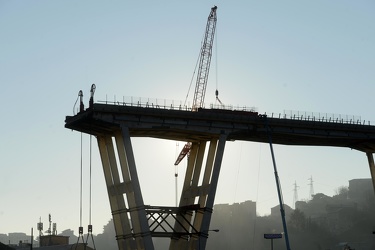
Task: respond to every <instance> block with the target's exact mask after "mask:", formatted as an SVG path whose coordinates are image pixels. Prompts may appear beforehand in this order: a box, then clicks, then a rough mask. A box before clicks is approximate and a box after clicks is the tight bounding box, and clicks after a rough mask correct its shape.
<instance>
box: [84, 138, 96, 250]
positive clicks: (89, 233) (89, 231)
mask: <svg viewBox="0 0 375 250" xmlns="http://www.w3.org/2000/svg"><path fill="white" fill-rule="evenodd" d="M91 183H92V135H90V191H89V225H88V232H87V237H86V245H87V243H88V240H89V236H90V235H91V239H92V243H93V245H94V249H96V247H95V242H94V236H93V234H92V224H91V196H92V195H91V193H92V192H91V189H92V188H91V187H92V184H91Z"/></svg>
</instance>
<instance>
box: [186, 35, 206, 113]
mask: <svg viewBox="0 0 375 250" xmlns="http://www.w3.org/2000/svg"><path fill="white" fill-rule="evenodd" d="M203 39H204V36H203V38H202V42H201V44H202V43H203ZM200 58H201V50H199V55H198V58H197V62H196V63H195V68H194V72H193V75H192V76H191V80H190V85H189V89H188V92H187V94H186V97H185V102H184V107H185V106H186V102H187V99H188V97H189V93H190V89H191V85H192V84H193V80H194V76H195V71H196V70H197V67H198V63H199V60H200Z"/></svg>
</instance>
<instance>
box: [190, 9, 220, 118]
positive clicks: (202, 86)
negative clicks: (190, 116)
mask: <svg viewBox="0 0 375 250" xmlns="http://www.w3.org/2000/svg"><path fill="white" fill-rule="evenodd" d="M216 10H217V6H214V7H212V8H211V12H210V15H209V16H208V20H207V26H206V32H205V35H204V41H203V44H202V48H201V53H200V60H199V68H198V74H197V83H196V85H195V91H194V99H193V107H192V110H193V111H198V108H202V107H203V104H204V96H205V94H206V86H207V79H208V74H209V72H210V64H211V56H212V45H213V42H214V36H215V29H216V20H217V18H216Z"/></svg>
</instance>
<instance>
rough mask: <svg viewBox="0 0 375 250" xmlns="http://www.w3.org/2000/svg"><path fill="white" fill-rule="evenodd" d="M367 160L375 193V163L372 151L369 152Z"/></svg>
mask: <svg viewBox="0 0 375 250" xmlns="http://www.w3.org/2000/svg"><path fill="white" fill-rule="evenodd" d="M366 155H367V160H368V164H369V167H370V172H371V179H372V186H373V188H374V193H375V164H374V157H373V154H372V152H367V153H366Z"/></svg>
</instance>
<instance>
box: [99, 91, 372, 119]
mask: <svg viewBox="0 0 375 250" xmlns="http://www.w3.org/2000/svg"><path fill="white" fill-rule="evenodd" d="M98 103H102V104H108V105H119V106H130V107H143V108H158V109H168V110H180V111H192V108H191V105H190V103H184V102H183V101H177V100H167V99H158V98H147V97H133V96H127V97H123V98H122V100H121V101H120V100H118V101H116V98H114V101H108V100H106V101H98ZM204 108H207V109H218V110H228V111H229V110H231V111H246V112H258V108H256V107H248V106H240V105H231V104H228V105H221V104H209V105H208V107H204ZM264 115H267V116H268V117H270V118H279V119H290V120H303V121H317V122H329V123H341V124H356V125H371V122H370V121H369V120H367V121H366V120H362V118H361V116H359V115H345V114H334V113H323V112H311V111H297V110H284V112H283V113H268V114H267V113H264Z"/></svg>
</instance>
